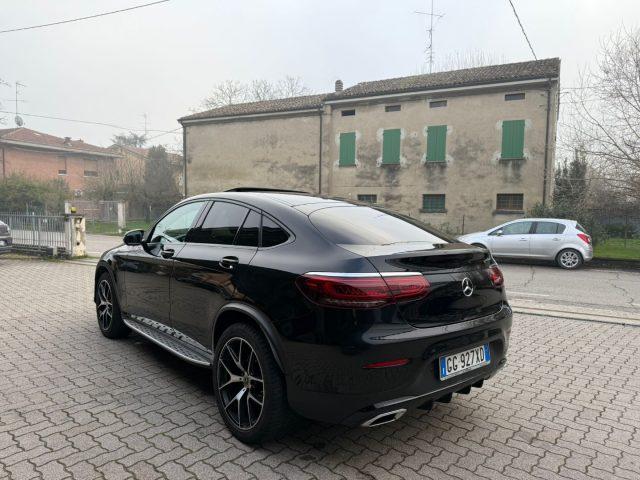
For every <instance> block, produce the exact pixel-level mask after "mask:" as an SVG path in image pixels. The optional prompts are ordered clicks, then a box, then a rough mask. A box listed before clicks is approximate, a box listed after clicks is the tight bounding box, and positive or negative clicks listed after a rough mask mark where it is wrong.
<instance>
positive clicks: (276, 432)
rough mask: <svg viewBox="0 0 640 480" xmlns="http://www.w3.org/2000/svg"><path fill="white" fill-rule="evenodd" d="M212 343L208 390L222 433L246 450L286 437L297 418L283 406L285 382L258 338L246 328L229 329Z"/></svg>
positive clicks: (268, 349) (258, 334)
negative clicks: (211, 392) (224, 428)
mask: <svg viewBox="0 0 640 480" xmlns="http://www.w3.org/2000/svg"><path fill="white" fill-rule="evenodd" d="M217 343H218V344H217V345H216V348H215V355H214V361H213V377H214V378H213V384H214V389H215V395H216V402H217V404H218V410H219V412H220V415H221V416H222V418H223V420H224V423H225V424H226V425H227V428H228V429H229V430H230V431H231V433H232V434H233V436H234V437H236V438H237V439H238V440H240V441H241V442H243V443H247V444H255V443H261V442H265V441H268V440H274V439H277V438H280V437H282V436H284V435H286V434H287V433H288V432H289V431H290V430H291V429H292V427H293V426H294V424H295V421H296V416H295V415H294V413H293V412H292V411H291V410H290V408H289V404H288V402H287V394H286V391H287V390H286V385H285V381H284V376H283V375H282V372H281V371H280V368H279V367H278V364H277V363H276V361H275V358H274V356H273V353H272V351H271V347H270V346H269V343H268V342H267V340H266V338H265V337H264V336H263V334H262V332H260V331H259V330H258V329H257V328H255V327H253V326H251V325H247V324H244V323H234V324H232V325H231V326H229V328H227V329H226V330H225V331H224V332H223V333H222V335H221V336H220V340H219V341H218V342H217ZM260 378H261V379H262V381H259V379H260ZM243 390H244V392H243V393H241V392H242V391H243ZM260 401H262V404H260Z"/></svg>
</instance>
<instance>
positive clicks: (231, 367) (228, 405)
mask: <svg viewBox="0 0 640 480" xmlns="http://www.w3.org/2000/svg"><path fill="white" fill-rule="evenodd" d="M217 380H218V382H217V385H218V393H219V394H220V399H221V400H222V408H223V410H224V412H225V413H226V414H227V416H228V418H229V419H230V420H231V421H232V422H233V423H234V425H235V426H236V427H238V428H239V429H241V430H249V429H251V428H253V427H254V426H255V425H256V424H257V423H258V421H259V420H260V417H261V415H262V409H263V405H264V396H265V395H264V379H263V376H262V368H261V366H260V360H259V359H258V357H257V355H256V353H255V351H254V349H253V348H252V347H251V345H250V344H249V342H247V341H246V340H244V339H243V338H240V337H233V338H230V339H229V340H228V341H227V343H225V344H224V346H223V347H222V349H221V350H220V355H219V357H218V363H217Z"/></svg>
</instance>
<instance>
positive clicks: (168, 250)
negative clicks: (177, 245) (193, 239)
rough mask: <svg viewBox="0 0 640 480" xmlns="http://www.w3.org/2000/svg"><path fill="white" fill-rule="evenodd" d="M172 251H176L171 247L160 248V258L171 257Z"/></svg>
mask: <svg viewBox="0 0 640 480" xmlns="http://www.w3.org/2000/svg"><path fill="white" fill-rule="evenodd" d="M174 253H176V251H175V250H174V249H173V248H163V249H162V250H160V255H162V258H171V257H173V254H174Z"/></svg>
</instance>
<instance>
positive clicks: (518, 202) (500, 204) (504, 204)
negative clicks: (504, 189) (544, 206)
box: [496, 193, 524, 212]
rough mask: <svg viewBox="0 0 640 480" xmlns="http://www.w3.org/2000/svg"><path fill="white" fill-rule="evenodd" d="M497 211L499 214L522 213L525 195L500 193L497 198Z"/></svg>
mask: <svg viewBox="0 0 640 480" xmlns="http://www.w3.org/2000/svg"><path fill="white" fill-rule="evenodd" d="M496 210H497V211H499V212H522V211H523V210H524V195H523V194H522V193H499V194H498V196H497V198H496Z"/></svg>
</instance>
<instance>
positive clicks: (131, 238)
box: [122, 230, 144, 246]
mask: <svg viewBox="0 0 640 480" xmlns="http://www.w3.org/2000/svg"><path fill="white" fill-rule="evenodd" d="M143 237H144V230H129V231H128V232H127V233H125V234H124V237H122V240H123V241H124V244H125V245H131V246H133V245H142V238H143Z"/></svg>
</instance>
